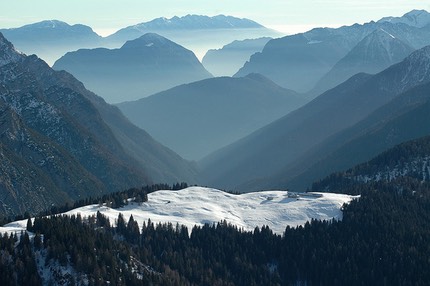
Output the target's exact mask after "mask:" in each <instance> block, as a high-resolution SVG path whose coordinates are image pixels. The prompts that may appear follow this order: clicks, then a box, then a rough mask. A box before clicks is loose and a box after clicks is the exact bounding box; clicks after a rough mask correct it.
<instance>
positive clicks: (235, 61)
mask: <svg viewBox="0 0 430 286" xmlns="http://www.w3.org/2000/svg"><path fill="white" fill-rule="evenodd" d="M270 39H271V38H268V37H264V38H258V39H247V40H242V41H234V42H232V43H230V44H228V45H225V46H223V47H222V48H221V49H210V50H209V51H207V52H206V54H205V56H204V57H203V59H202V63H203V65H204V67H205V68H206V69H207V70H208V71H210V72H211V73H212V74H213V75H215V76H232V75H234V74H235V73H236V72H237V71H238V70H239V69H240V68H241V67H242V66H243V65H244V64H245V62H246V61H248V60H249V57H250V56H251V55H253V54H255V53H257V52H261V50H263V48H264V46H265V45H266V44H267V42H268V41H269V40H270Z"/></svg>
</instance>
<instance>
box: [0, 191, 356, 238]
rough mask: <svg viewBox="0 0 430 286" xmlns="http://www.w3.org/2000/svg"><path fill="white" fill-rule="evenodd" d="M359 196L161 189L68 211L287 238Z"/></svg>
mask: <svg viewBox="0 0 430 286" xmlns="http://www.w3.org/2000/svg"><path fill="white" fill-rule="evenodd" d="M354 198H358V196H349V195H343V194H332V193H291V192H286V191H262V192H253V193H246V194H240V195H233V194H229V193H226V192H223V191H220V190H216V189H210V188H203V187H190V188H186V189H183V190H179V191H157V192H154V193H151V194H148V201H147V202H145V203H134V202H130V203H129V204H128V205H127V206H125V207H122V208H119V209H111V208H109V207H107V206H100V205H90V206H85V207H81V208H77V209H74V210H71V211H69V212H66V213H65V214H67V215H73V214H75V215H76V214H78V213H80V214H81V216H82V217H87V216H91V215H95V214H96V213H97V211H100V212H101V213H102V214H104V215H105V216H107V217H109V220H110V222H111V224H112V223H115V222H116V219H117V218H118V214H119V213H122V214H123V216H124V218H125V220H126V222H127V221H128V219H129V217H130V215H133V218H134V219H135V220H136V221H137V222H138V223H139V226H140V227H141V226H142V224H143V222H144V221H145V222H147V221H148V219H151V221H152V222H154V223H159V222H160V223H167V222H170V223H172V224H173V225H176V223H178V224H180V225H185V226H187V227H188V229H189V231H191V230H192V228H193V226H194V225H203V224H205V223H209V224H212V223H217V222H219V221H222V220H226V221H227V222H229V223H231V224H234V225H236V226H237V227H239V228H242V229H244V230H248V231H252V230H253V229H254V228H255V227H256V226H258V227H262V226H264V225H267V226H269V227H270V229H272V230H273V231H274V232H275V233H278V234H282V233H283V232H284V230H285V228H286V226H287V225H289V226H292V227H294V226H298V225H304V224H305V223H306V222H307V221H310V220H311V219H318V220H330V219H332V218H334V219H342V212H341V208H342V205H343V204H345V203H349V202H350V201H351V200H353V199H354ZM26 224H27V221H26V220H22V221H16V222H12V223H9V224H7V225H6V226H4V227H1V228H0V232H20V231H21V230H23V229H25V226H26Z"/></svg>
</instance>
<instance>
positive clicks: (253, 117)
mask: <svg viewBox="0 0 430 286" xmlns="http://www.w3.org/2000/svg"><path fill="white" fill-rule="evenodd" d="M303 103H304V100H303V99H302V98H301V97H300V96H299V95H297V94H296V93H295V92H293V91H289V90H286V89H284V88H281V87H279V86H277V85H276V84H274V83H273V82H272V81H270V80H268V79H267V78H265V77H263V76H261V75H257V74H251V75H248V76H246V77H244V78H230V77H220V78H212V79H206V80H202V81H198V82H194V83H190V84H187V85H181V86H178V87H175V88H172V89H170V90H167V91H164V92H161V93H158V94H155V95H152V96H150V97H147V98H143V99H140V100H138V101H132V102H126V103H122V104H119V105H118V107H119V108H120V109H121V110H122V111H123V113H124V114H125V115H126V116H127V117H128V118H130V120H131V121H132V122H133V123H134V124H136V125H137V126H139V127H141V128H143V129H145V130H146V131H148V132H149V133H150V134H151V135H152V136H154V138H155V139H157V140H158V141H160V142H161V143H163V144H165V145H166V146H168V147H170V148H171V149H173V150H174V151H176V152H177V153H178V154H180V155H181V156H183V157H185V158H187V159H194V160H197V159H200V158H202V157H203V156H205V155H208V154H209V153H211V152H213V151H215V150H217V149H219V148H221V147H223V146H226V145H228V144H230V143H232V142H234V141H236V140H238V139H239V138H241V137H243V136H245V135H248V134H249V133H251V132H253V131H255V130H256V129H258V128H260V127H263V126H264V125H266V124H268V123H270V122H272V121H274V120H276V119H278V118H280V117H282V116H283V115H285V114H287V113H288V112H290V111H292V110H294V109H296V108H298V107H299V106H300V105H302V104H303Z"/></svg>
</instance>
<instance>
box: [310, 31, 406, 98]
mask: <svg viewBox="0 0 430 286" xmlns="http://www.w3.org/2000/svg"><path fill="white" fill-rule="evenodd" d="M413 51H414V48H412V47H411V46H409V45H408V44H406V43H404V42H402V41H401V40H399V39H397V38H396V37H394V36H393V35H391V34H390V33H388V32H386V31H385V30H383V29H382V28H379V29H376V30H375V31H374V32H372V33H371V34H370V35H368V36H366V37H365V38H364V39H363V40H361V41H360V42H359V43H358V44H357V45H356V46H355V47H354V48H353V49H352V50H351V51H350V52H349V53H348V54H347V55H346V56H345V57H343V58H342V59H341V60H340V61H338V62H337V63H336V64H335V65H334V67H333V68H332V69H331V70H330V71H329V72H328V73H327V74H326V75H324V76H323V77H322V78H321V79H320V80H319V81H318V83H317V84H316V86H315V88H314V89H313V90H312V94H315V95H319V94H321V93H323V92H324V91H326V90H329V89H330V88H333V87H335V86H336V85H338V84H340V83H342V82H344V81H345V80H347V79H348V78H350V77H351V76H353V75H355V74H357V73H360V72H364V73H370V74H375V73H378V72H380V71H382V70H384V69H386V68H388V67H389V66H391V65H393V64H395V63H398V62H400V61H401V60H403V59H404V58H406V57H407V56H408V55H409V54H411V53H412V52H413Z"/></svg>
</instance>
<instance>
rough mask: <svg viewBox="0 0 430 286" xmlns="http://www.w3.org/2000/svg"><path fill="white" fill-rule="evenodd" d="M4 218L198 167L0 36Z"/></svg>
mask: <svg viewBox="0 0 430 286" xmlns="http://www.w3.org/2000/svg"><path fill="white" fill-rule="evenodd" d="M0 59H1V60H0V64H1V65H0V75H1V82H2V84H1V87H0V91H1V96H0V108H1V110H2V112H1V118H2V121H1V127H0V130H1V135H0V136H1V145H0V146H1V157H2V162H1V169H2V172H1V175H0V176H1V179H0V182H1V188H0V190H1V197H2V204H1V205H2V209H1V210H0V211H1V213H2V214H3V215H11V214H16V213H22V212H23V211H28V212H40V211H42V210H44V209H45V208H47V207H49V206H51V205H52V204H59V203H62V204H63V203H65V202H66V201H71V200H76V199H79V198H81V197H88V196H91V195H100V194H102V193H107V192H112V191H117V190H121V189H124V188H127V187H131V186H136V185H141V184H146V183H151V182H155V181H163V182H165V181H169V180H170V181H178V180H179V181H188V180H192V178H194V175H195V173H194V171H193V166H192V165H190V164H189V163H188V162H186V161H185V160H183V159H182V158H180V157H179V156H178V155H176V154H175V153H174V152H172V151H170V150H169V149H167V148H165V147H164V146H162V145H161V144H159V143H157V142H156V141H154V140H153V139H152V138H151V137H150V136H149V135H148V134H147V133H146V132H144V131H143V130H140V129H139V128H137V127H135V126H134V125H132V124H131V123H130V122H129V121H128V120H127V119H126V118H125V117H124V116H123V115H122V114H121V113H120V111H119V110H118V109H117V108H115V107H113V106H110V105H108V104H106V103H105V102H104V101H103V100H102V99H101V98H99V97H97V96H96V95H95V94H93V93H92V92H90V91H88V90H86V89H85V88H84V86H83V85H82V83H80V82H79V81H77V80H76V79H75V78H73V77H72V76H71V75H70V74H68V73H66V72H56V71H54V70H52V69H51V68H50V67H49V66H48V65H47V64H46V63H45V62H43V61H42V60H40V59H39V58H37V57H36V56H25V55H24V54H21V53H19V52H17V51H16V50H15V49H14V47H13V45H12V44H11V43H10V42H8V41H7V40H6V39H5V38H4V37H3V36H2V35H1V34H0Z"/></svg>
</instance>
